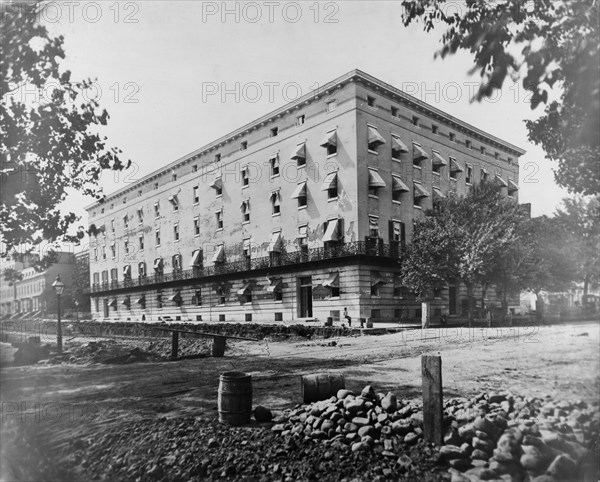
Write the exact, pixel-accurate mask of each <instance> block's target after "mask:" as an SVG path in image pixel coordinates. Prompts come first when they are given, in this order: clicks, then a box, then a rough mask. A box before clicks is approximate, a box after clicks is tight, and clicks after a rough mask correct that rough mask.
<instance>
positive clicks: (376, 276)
mask: <svg viewBox="0 0 600 482" xmlns="http://www.w3.org/2000/svg"><path fill="white" fill-rule="evenodd" d="M383 283H384V280H383V278H382V277H381V274H380V273H379V271H371V296H380V294H381V291H380V288H381V285H382V284H383ZM372 314H373V311H372V310H371V315H372Z"/></svg>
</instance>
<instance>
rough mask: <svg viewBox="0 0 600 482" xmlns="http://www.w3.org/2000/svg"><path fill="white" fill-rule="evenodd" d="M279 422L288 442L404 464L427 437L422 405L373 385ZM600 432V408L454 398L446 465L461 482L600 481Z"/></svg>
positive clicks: (447, 416) (277, 428) (502, 397)
mask: <svg viewBox="0 0 600 482" xmlns="http://www.w3.org/2000/svg"><path fill="white" fill-rule="evenodd" d="M273 422H275V424H274V425H273V426H272V428H271V430H272V431H273V432H275V433H278V434H280V435H281V436H282V437H286V438H287V437H294V438H299V439H303V440H307V441H308V440H322V441H323V443H324V444H330V445H334V446H345V447H347V449H349V450H351V451H352V452H375V453H379V454H381V456H383V457H394V458H398V464H400V465H402V462H403V460H404V457H405V455H404V453H405V452H406V451H407V450H408V449H409V448H410V447H411V446H414V445H415V444H416V443H417V442H419V439H421V438H422V437H423V428H422V425H423V412H422V407H421V406H420V405H419V404H417V403H415V402H411V401H408V400H399V399H398V398H397V397H396V395H395V394H394V393H392V392H389V393H387V394H384V393H376V392H375V390H374V389H373V387H371V386H366V387H365V388H364V389H363V390H362V392H361V393H360V394H358V395H357V394H355V393H354V392H352V391H350V390H339V391H338V392H337V394H336V395H335V396H332V397H331V398H329V399H327V400H324V401H320V402H315V403H313V404H310V405H304V406H296V407H295V408H294V409H293V410H289V411H286V412H285V413H284V415H283V416H280V417H276V418H275V419H274V420H273ZM599 427H600V421H599V413H598V406H597V405H596V406H595V407H592V408H588V406H587V405H586V404H585V403H584V402H576V403H570V402H559V403H556V402H553V401H551V400H550V399H537V398H523V397H515V396H512V395H510V394H508V393H502V394H497V393H489V394H488V393H483V394H481V395H479V396H477V397H474V398H472V399H471V400H466V399H457V398H455V399H450V400H446V401H445V408H444V431H445V435H444V445H442V447H440V449H439V452H438V455H437V457H438V462H439V463H440V464H442V465H444V466H446V467H447V468H448V471H449V472H450V474H451V479H452V481H455V482H464V481H475V480H504V481H524V480H527V481H531V482H550V481H561V480H594V481H596V480H598V475H599V474H598V466H597V460H598V452H597V451H598V443H597V442H598V433H599ZM590 447H595V449H590ZM594 450H595V452H594ZM409 460H410V459H409Z"/></svg>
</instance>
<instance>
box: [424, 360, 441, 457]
mask: <svg viewBox="0 0 600 482" xmlns="http://www.w3.org/2000/svg"><path fill="white" fill-rule="evenodd" d="M421 371H422V376H423V432H424V436H425V440H427V441H428V442H432V443H434V444H436V445H442V442H443V431H442V422H443V410H444V408H443V402H444V398H443V395H442V357H441V356H427V355H422V356H421Z"/></svg>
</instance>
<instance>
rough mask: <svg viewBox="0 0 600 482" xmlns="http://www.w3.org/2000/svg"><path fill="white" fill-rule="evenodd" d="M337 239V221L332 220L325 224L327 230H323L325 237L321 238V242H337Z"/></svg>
mask: <svg viewBox="0 0 600 482" xmlns="http://www.w3.org/2000/svg"><path fill="white" fill-rule="evenodd" d="M338 239H339V234H338V220H337V219H332V220H331V221H329V222H328V223H327V229H326V230H325V235H324V236H323V242H327V241H337V240H338Z"/></svg>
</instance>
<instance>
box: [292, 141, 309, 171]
mask: <svg viewBox="0 0 600 482" xmlns="http://www.w3.org/2000/svg"><path fill="white" fill-rule="evenodd" d="M291 159H294V160H295V161H296V167H303V166H306V144H305V143H304V142H303V143H302V144H298V145H297V146H296V150H295V151H294V154H293V155H292V157H291Z"/></svg>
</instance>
